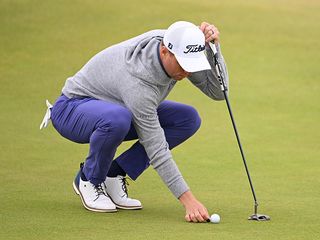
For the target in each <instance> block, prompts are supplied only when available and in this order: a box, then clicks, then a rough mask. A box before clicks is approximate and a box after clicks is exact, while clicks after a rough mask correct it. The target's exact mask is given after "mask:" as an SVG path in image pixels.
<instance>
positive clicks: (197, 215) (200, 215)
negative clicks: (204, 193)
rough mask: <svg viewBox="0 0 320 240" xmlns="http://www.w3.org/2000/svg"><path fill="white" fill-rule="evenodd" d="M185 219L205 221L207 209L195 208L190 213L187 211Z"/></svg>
mask: <svg viewBox="0 0 320 240" xmlns="http://www.w3.org/2000/svg"><path fill="white" fill-rule="evenodd" d="M185 219H186V221H187V222H194V223H198V222H200V223H201V222H207V220H208V219H209V214H208V212H207V209H205V208H204V209H201V210H200V209H199V210H196V211H195V212H191V213H189V214H188V213H187V214H186V216H185Z"/></svg>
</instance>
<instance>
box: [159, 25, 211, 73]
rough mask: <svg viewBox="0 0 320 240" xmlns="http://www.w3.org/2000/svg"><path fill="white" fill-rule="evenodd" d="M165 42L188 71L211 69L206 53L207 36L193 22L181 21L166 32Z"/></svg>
mask: <svg viewBox="0 0 320 240" xmlns="http://www.w3.org/2000/svg"><path fill="white" fill-rule="evenodd" d="M163 43H164V45H165V46H166V48H167V49H168V50H169V51H170V52H171V53H173V54H174V56H175V57H176V59H177V61H178V63H179V64H180V66H181V67H182V68H183V70H185V71H187V72H198V71H202V70H207V69H211V66H210V64H209V62H208V60H207V57H206V55H205V36H204V34H203V32H202V31H201V30H200V29H199V28H198V27H197V26H196V25H194V24H193V23H190V22H185V21H179V22H175V23H173V24H172V25H171V26H170V27H169V28H168V29H167V31H166V32H165V34H164V38H163Z"/></svg>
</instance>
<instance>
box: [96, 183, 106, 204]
mask: <svg viewBox="0 0 320 240" xmlns="http://www.w3.org/2000/svg"><path fill="white" fill-rule="evenodd" d="M94 190H95V192H96V196H97V197H96V198H95V199H94V200H93V201H96V200H97V199H98V198H99V197H100V196H101V195H104V196H107V195H106V193H105V192H104V190H103V187H102V184H101V183H100V184H98V185H96V186H94Z"/></svg>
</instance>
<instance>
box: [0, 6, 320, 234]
mask: <svg viewBox="0 0 320 240" xmlns="http://www.w3.org/2000/svg"><path fill="white" fill-rule="evenodd" d="M319 12H320V3H319V1H314V0H309V1H298V0H292V1H287V0H277V1H276V0H269V1H267V0H259V1H256V0H255V1H253V0H249V1H244V0H239V1H209V0H207V1H204V0H199V1H190V0H184V1H182V0H180V1H176V0H171V1H168V0H164V1H161V2H153V1H102V0H98V1H88V0H82V1H80V0H78V1H75V0H72V1H62V0H56V1H31V0H25V1H19V0H10V1H9V0H2V1H0V23H1V25H0V36H1V37H0V54H1V58H0V76H1V77H0V83H1V85H0V86H1V96H0V98H1V101H0V109H1V115H0V126H1V139H0V150H1V151H0V159H1V160H0V176H1V187H0V202H1V210H0V236H1V237H0V238H1V239H47V240H49V239H81V238H85V239H197V238H203V239H228V240H229V239H290V240H292V239H319V236H320V230H319V229H320V223H319V222H320V217H319V216H320V215H319V213H320V211H319V199H320V192H319V186H320V180H319V175H320V162H319V159H320V152H319V149H320V146H319V145H320V144H319V139H320V126H319V121H320V107H319V106H320V105H319V102H320V94H319V90H320V77H319V62H320V55H319V51H320V42H319V39H320V33H319V22H320V15H319ZM181 19H184V20H188V21H192V22H195V23H200V22H201V21H208V22H212V23H214V24H215V25H217V26H218V27H219V29H220V32H221V44H222V50H223V53H224V57H225V59H226V61H227V64H228V68H229V74H230V102H231V105H232V110H233V113H234V116H235V120H236V123H237V126H238V129H239V132H240V137H241V140H242V144H243V147H244V151H245V154H246V157H247V161H248V166H249V170H250V173H251V175H252V180H253V183H254V186H255V189H256V193H257V197H258V200H259V202H260V207H259V212H261V213H265V214H268V215H270V216H271V217H272V220H271V221H270V222H263V223H258V222H250V221H248V220H246V219H247V217H248V216H249V215H250V214H252V212H253V199H252V195H251V192H250V188H249V184H248V181H247V178H246V174H245V171H244V168H243V164H242V160H241V157H240V153H239V150H238V146H237V143H236V139H235V136H234V133H233V129H232V125H231V122H230V119H229V116H228V112H227V108H226V105H225V102H223V101H222V102H215V101H211V100H210V99H209V98H207V97H206V96H203V95H202V94H201V93H200V92H199V91H198V90H197V89H196V88H194V87H193V86H192V85H191V84H190V83H189V82H188V81H187V80H185V81H182V82H180V83H179V84H177V86H176V88H175V89H174V91H173V92H172V93H171V94H170V95H169V99H172V100H176V101H181V102H184V103H187V104H191V105H193V106H195V107H196V108H197V109H198V111H199V113H200V115H201V118H202V127H201V129H200V130H199V131H198V132H197V133H196V135H195V136H194V137H193V138H192V139H189V140H188V141H187V142H186V143H184V144H183V145H181V146H179V147H178V148H176V149H175V150H174V151H173V155H174V158H175V160H176V162H177V164H178V166H179V168H180V170H181V171H182V173H183V175H184V177H185V179H186V181H187V182H188V184H189V185H190V187H191V189H192V190H193V192H194V194H195V195H196V196H197V197H198V199H199V200H200V201H202V202H203V203H204V204H205V206H206V207H207V208H208V210H209V212H210V213H219V214H220V216H221V223H220V224H217V225H213V224H191V223H186V222H185V221H184V209H183V208H182V206H180V204H179V202H178V201H177V200H176V199H174V197H173V196H172V195H171V193H170V192H169V190H168V189H167V188H166V187H165V186H164V185H163V183H162V182H161V180H160V178H159V177H158V176H157V174H156V172H155V171H153V170H152V169H151V168H150V169H148V170H147V171H146V172H145V173H144V174H143V175H142V176H141V177H140V178H139V179H138V180H137V181H136V182H131V184H130V186H129V193H130V194H131V196H133V197H136V198H138V199H139V200H141V201H142V203H143V205H144V209H143V210H141V211H123V210H121V211H119V212H118V213H115V214H98V213H91V212H89V211H86V210H85V209H84V208H83V207H82V205H81V203H80V199H79V198H78V196H76V195H75V194H74V193H73V190H72V186H71V183H72V181H73V177H74V175H75V173H76V171H77V169H78V164H79V162H80V161H82V160H83V159H84V157H85V155H86V152H87V150H88V146H86V145H78V144H75V143H72V142H69V141H67V140H65V139H63V138H62V137H60V136H59V135H58V134H57V132H56V131H55V130H54V129H53V127H52V126H49V127H48V128H47V129H45V130H44V131H39V124H40V122H41V120H42V117H43V114H44V112H45V99H46V98H48V99H49V100H50V101H51V102H53V101H54V100H55V99H56V98H57V97H58V95H59V93H60V91H61V88H62V86H63V84H64V81H65V79H66V78H67V77H68V76H70V75H73V74H74V73H75V72H76V71H77V70H78V69H79V68H80V67H81V66H82V65H83V64H84V63H85V62H86V61H87V60H88V59H89V58H90V57H91V56H93V55H94V54H95V53H96V52H98V51H99V50H101V49H103V48H105V47H107V46H109V45H111V44H114V43H117V42H119V41H122V40H125V39H127V38H129V37H132V36H135V35H138V34H140V33H142V32H144V31H147V30H150V29H153V28H166V27H167V26H169V25H170V24H171V23H172V22H174V21H176V20H181ZM131 144H132V142H129V143H125V144H123V145H121V147H120V148H119V151H118V153H117V154H119V153H121V152H122V151H124V150H125V149H126V148H127V147H129V146H130V145H131Z"/></svg>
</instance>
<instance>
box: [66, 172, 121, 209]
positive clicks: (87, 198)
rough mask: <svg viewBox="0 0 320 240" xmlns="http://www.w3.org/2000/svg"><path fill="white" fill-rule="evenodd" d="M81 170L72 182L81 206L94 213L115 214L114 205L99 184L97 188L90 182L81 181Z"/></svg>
mask: <svg viewBox="0 0 320 240" xmlns="http://www.w3.org/2000/svg"><path fill="white" fill-rule="evenodd" d="M80 175H81V170H80V171H79V173H78V175H77V176H76V178H75V180H74V181H73V184H72V185H73V189H74V191H75V192H76V194H78V195H79V196H80V198H81V201H82V204H83V206H84V207H85V208H86V209H88V210H90V211H94V212H116V211H117V208H116V205H115V204H114V203H113V202H112V201H111V199H110V198H109V197H108V195H107V194H106V193H105V191H104V189H103V187H102V185H104V183H101V184H99V185H97V186H95V185H93V184H92V183H91V182H90V181H83V180H82V179H81V177H80Z"/></svg>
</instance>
